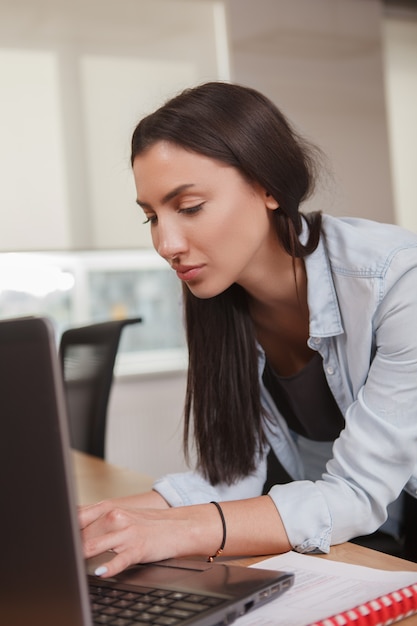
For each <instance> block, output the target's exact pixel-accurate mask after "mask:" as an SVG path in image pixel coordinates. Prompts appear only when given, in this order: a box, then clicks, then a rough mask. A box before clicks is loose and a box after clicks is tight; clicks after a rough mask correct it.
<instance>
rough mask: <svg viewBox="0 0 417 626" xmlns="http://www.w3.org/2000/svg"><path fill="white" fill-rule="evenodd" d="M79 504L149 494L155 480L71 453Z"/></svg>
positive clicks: (80, 454) (91, 457)
mask: <svg viewBox="0 0 417 626" xmlns="http://www.w3.org/2000/svg"><path fill="white" fill-rule="evenodd" d="M73 463H74V474H75V484H76V489H77V496H78V502H79V504H91V503H93V502H98V501H99V500H105V499H107V498H115V497H117V496H128V495H131V494H133V493H141V492H144V491H149V489H150V488H151V487H152V484H153V481H154V479H153V478H151V476H147V475H145V474H137V473H136V472H132V471H131V470H128V469H126V468H122V467H117V466H116V465H111V464H110V463H107V462H106V461H102V460H101V459H99V458H97V457H95V456H89V455H88V454H84V453H82V452H77V451H76V450H73Z"/></svg>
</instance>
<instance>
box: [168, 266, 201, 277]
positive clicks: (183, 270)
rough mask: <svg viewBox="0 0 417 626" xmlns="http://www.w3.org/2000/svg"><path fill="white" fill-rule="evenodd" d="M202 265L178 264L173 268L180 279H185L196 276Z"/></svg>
mask: <svg viewBox="0 0 417 626" xmlns="http://www.w3.org/2000/svg"><path fill="white" fill-rule="evenodd" d="M202 267H203V266H202V265H178V266H176V267H174V268H173V269H174V270H175V272H176V274H177V276H178V278H179V279H180V280H184V281H187V280H193V279H194V278H196V277H197V276H198V274H199V273H200V272H201V269H202Z"/></svg>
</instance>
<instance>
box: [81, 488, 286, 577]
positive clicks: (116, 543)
mask: <svg viewBox="0 0 417 626" xmlns="http://www.w3.org/2000/svg"><path fill="white" fill-rule="evenodd" d="M154 493H155V492H154ZM146 496H148V494H146ZM156 496H158V498H159V499H157V498H155V503H156V504H157V505H158V504H159V505H161V504H162V502H161V501H163V499H162V497H161V496H159V495H158V494H156ZM149 498H150V499H152V500H153V498H154V496H151V495H150V496H149ZM141 500H142V501H143V502H145V501H147V500H146V499H142V498H140V496H138V497H135V496H133V497H129V498H122V499H120V500H109V501H104V502H100V503H98V504H96V505H92V506H90V507H83V508H82V509H81V510H80V525H81V528H82V538H83V544H84V555H85V557H86V558H90V557H92V556H96V555H98V554H101V553H103V552H106V551H112V552H113V553H114V554H113V556H112V558H110V559H109V561H108V562H107V563H105V564H104V565H103V566H101V567H100V568H99V570H98V571H97V574H99V575H102V576H103V577H110V576H114V575H115V574H117V573H119V572H121V571H122V570H124V569H125V568H126V567H128V566H129V565H133V564H135V563H147V562H152V561H159V560H162V559H167V558H171V557H185V556H191V555H202V557H206V558H207V557H208V556H209V555H211V554H215V553H216V551H217V550H218V548H219V547H220V545H221V542H222V537H223V527H222V521H221V518H220V515H219V512H218V511H217V508H216V507H215V506H214V505H213V504H199V505H193V506H185V507H168V506H167V505H166V506H165V507H163V506H159V507H158V508H143V509H138V508H137V507H136V506H135V505H136V504H137V503H138V502H140V501H141ZM149 501H150V500H149ZM165 504H166V503H165ZM221 507H222V510H223V513H224V517H225V521H226V544H225V548H224V551H223V553H224V554H225V555H258V554H272V553H280V552H286V551H288V550H290V544H289V542H288V538H287V535H286V532H285V529H284V526H283V524H282V521H281V518H280V516H279V513H278V511H277V509H276V507H275V505H274V503H273V501H272V500H271V498H270V497H269V496H260V497H258V498H250V499H245V500H238V501H231V502H224V503H222V504H221Z"/></svg>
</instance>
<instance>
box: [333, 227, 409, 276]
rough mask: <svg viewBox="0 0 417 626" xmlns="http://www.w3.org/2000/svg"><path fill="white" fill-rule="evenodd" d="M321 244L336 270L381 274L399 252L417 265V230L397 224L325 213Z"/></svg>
mask: <svg viewBox="0 0 417 626" xmlns="http://www.w3.org/2000/svg"><path fill="white" fill-rule="evenodd" d="M322 244H323V246H324V248H325V249H326V252H327V255H328V258H329V261H330V263H331V265H332V267H333V269H336V270H337V269H340V270H341V271H343V270H344V271H349V270H350V271H352V272H353V273H360V274H362V275H363V274H368V275H370V274H381V273H384V272H385V271H386V269H387V267H388V266H389V264H390V262H391V260H392V259H393V258H394V257H396V256H398V255H399V256H404V257H407V261H406V263H407V264H409V263H411V265H417V234H415V233H413V232H411V231H408V230H406V229H404V228H401V227H400V226H397V225H395V224H385V223H382V222H376V221H372V220H367V219H363V218H355V217H334V216H331V215H327V214H326V215H323V221H322ZM402 253H403V254H402Z"/></svg>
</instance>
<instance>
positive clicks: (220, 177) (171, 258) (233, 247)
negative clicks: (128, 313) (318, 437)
mask: <svg viewBox="0 0 417 626" xmlns="http://www.w3.org/2000/svg"><path fill="white" fill-rule="evenodd" d="M133 173H134V177H135V184H136V190H137V202H138V204H139V206H141V207H142V209H143V211H144V213H145V216H146V218H147V220H148V221H149V223H150V228H151V234H152V241H153V245H154V247H155V249H156V251H157V252H158V254H160V255H161V256H162V257H163V258H164V259H165V260H166V261H168V263H169V264H170V265H171V267H172V268H173V269H174V270H175V271H176V273H177V276H178V278H180V279H181V280H182V281H184V282H185V283H186V284H187V286H188V287H189V289H190V291H191V292H192V293H193V294H194V295H195V296H197V297H199V298H210V297H213V296H215V295H218V294H219V293H221V292H223V291H224V290H225V289H227V288H228V287H229V286H230V285H232V284H233V283H238V284H240V285H242V286H243V287H245V288H246V287H248V286H250V281H251V280H258V278H257V277H258V276H259V269H260V268H259V266H260V264H261V263H262V258H263V255H264V248H265V244H266V243H267V242H268V241H271V238H272V237H273V235H272V233H273V232H274V231H273V228H272V225H271V214H272V211H271V209H275V208H276V207H277V203H276V202H275V200H274V199H273V198H272V197H271V196H269V195H268V194H267V193H266V192H265V190H264V189H262V188H261V187H260V185H256V184H251V183H249V182H248V181H246V180H245V179H244V178H243V176H242V175H241V174H240V172H239V171H238V170H236V169H235V168H233V167H231V166H228V165H226V164H224V163H222V162H220V161H216V160H214V159H211V158H209V157H206V156H203V155H201V154H198V153H196V152H191V151H188V150H185V149H184V148H182V147H180V146H178V145H176V144H173V143H170V142H166V141H159V142H157V143H155V144H154V145H153V146H151V147H150V148H148V149H147V150H146V151H145V152H143V153H142V154H140V155H139V156H137V157H136V158H135V160H134V163H133ZM275 239H276V238H275Z"/></svg>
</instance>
